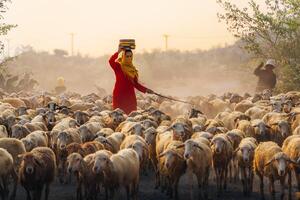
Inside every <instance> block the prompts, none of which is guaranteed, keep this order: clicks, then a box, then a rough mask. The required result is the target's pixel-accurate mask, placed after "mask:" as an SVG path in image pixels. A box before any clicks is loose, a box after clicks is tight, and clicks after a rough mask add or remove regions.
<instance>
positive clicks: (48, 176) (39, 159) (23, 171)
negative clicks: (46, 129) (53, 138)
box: [19, 147, 56, 200]
mask: <svg viewBox="0 0 300 200" xmlns="http://www.w3.org/2000/svg"><path fill="white" fill-rule="evenodd" d="M55 171H56V160H55V154H54V152H53V151H52V150H51V149H50V148H48V147H37V148H35V149H33V150H32V151H31V152H28V153H25V154H23V155H22V162H21V167H20V170H19V178H20V183H21V185H22V186H23V187H24V189H25V190H26V193H27V199H31V192H33V198H34V199H36V200H39V199H41V195H42V190H43V188H44V186H46V188H45V199H48V196H49V192H50V191H49V187H50V184H51V182H53V180H54V177H55Z"/></svg>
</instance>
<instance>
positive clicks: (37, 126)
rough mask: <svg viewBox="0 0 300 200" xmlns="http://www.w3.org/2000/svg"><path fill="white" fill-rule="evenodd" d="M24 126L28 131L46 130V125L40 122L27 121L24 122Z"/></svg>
mask: <svg viewBox="0 0 300 200" xmlns="http://www.w3.org/2000/svg"><path fill="white" fill-rule="evenodd" d="M24 126H25V127H26V128H27V129H28V130H29V131H30V132H33V131H47V130H48V129H47V127H46V126H45V124H44V123H42V122H28V123H25V124H24Z"/></svg>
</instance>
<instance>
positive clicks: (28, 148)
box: [21, 138, 34, 152]
mask: <svg viewBox="0 0 300 200" xmlns="http://www.w3.org/2000/svg"><path fill="white" fill-rule="evenodd" d="M21 141H22V142H23V144H24V146H25V149H26V151H27V152H29V151H31V150H32V149H33V148H34V143H33V142H32V140H29V139H27V138H22V139H21Z"/></svg>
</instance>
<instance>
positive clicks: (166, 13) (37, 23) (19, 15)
mask: <svg viewBox="0 0 300 200" xmlns="http://www.w3.org/2000/svg"><path fill="white" fill-rule="evenodd" d="M258 1H263V0H258ZM232 2H235V3H237V4H238V5H240V6H245V5H246V0H242V1H241V0H232ZM8 6H9V10H8V12H7V13H6V14H5V22H7V23H11V24H17V25H18V27H17V28H15V29H13V30H12V31H11V32H10V33H9V34H8V35H7V36H6V39H9V46H10V49H11V50H10V52H11V54H14V49H15V48H16V47H18V46H20V45H30V46H32V47H33V48H34V49H36V50H38V51H43V50H46V51H52V50H53V49H57V48H59V49H64V50H67V51H68V52H70V51H71V35H70V33H74V34H75V35H74V51H75V53H76V52H80V53H81V54H83V55H90V56H100V55H103V54H111V53H112V52H114V51H116V49H117V46H118V41H119V39H122V38H134V39H135V40H136V46H137V49H136V51H137V52H143V51H151V50H153V49H164V48H165V40H164V37H163V34H168V35H170V36H169V39H168V49H178V50H195V49H209V48H212V47H216V46H223V45H225V44H231V43H233V42H234V41H235V39H234V38H233V37H232V35H231V34H230V33H229V32H228V31H227V29H226V25H225V23H224V22H222V23H220V22H219V21H218V18H217V12H220V11H221V8H220V6H219V5H218V4H217V3H216V0H26V1H25V0H12V3H11V4H9V5H8ZM5 41H7V40H5Z"/></svg>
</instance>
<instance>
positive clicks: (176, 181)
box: [173, 177, 179, 200]
mask: <svg viewBox="0 0 300 200" xmlns="http://www.w3.org/2000/svg"><path fill="white" fill-rule="evenodd" d="M178 182H179V177H176V178H175V180H174V183H173V197H174V199H175V200H177V199H178Z"/></svg>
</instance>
